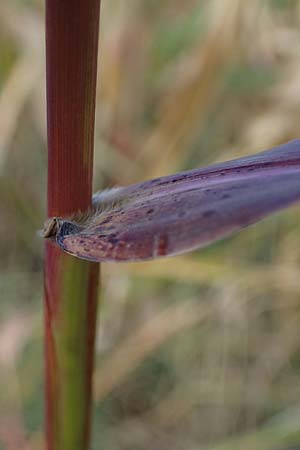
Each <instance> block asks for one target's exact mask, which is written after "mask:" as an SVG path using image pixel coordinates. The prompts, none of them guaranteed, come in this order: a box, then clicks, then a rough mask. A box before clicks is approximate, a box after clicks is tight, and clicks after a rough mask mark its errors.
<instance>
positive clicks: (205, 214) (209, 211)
mask: <svg viewBox="0 0 300 450" xmlns="http://www.w3.org/2000/svg"><path fill="white" fill-rule="evenodd" d="M215 214H216V212H215V211H213V210H212V209H209V210H207V211H204V213H203V214H202V217H204V218H206V219H208V218H209V217H212V216H214V215H215Z"/></svg>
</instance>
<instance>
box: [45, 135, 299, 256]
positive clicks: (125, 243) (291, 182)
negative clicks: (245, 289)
mask: <svg viewBox="0 0 300 450" xmlns="http://www.w3.org/2000/svg"><path fill="white" fill-rule="evenodd" d="M298 201H300V140H294V141H291V142H288V143H286V144H283V145H280V146H278V147H275V148H273V149H271V150H267V151H264V152H262V153H258V154H255V155H251V156H247V157H244V158H240V159H235V160H233V161H228V162H224V163H220V164H215V165H212V166H208V167H205V168H201V169H195V170H190V171H187V172H181V173H177V174H175V175H170V176H166V177H162V178H156V179H154V180H149V181H146V182H143V183H139V184H135V185H132V186H128V187H124V188H115V189H112V190H110V191H104V192H103V193H99V194H95V195H94V197H93V205H94V208H93V210H92V211H91V212H90V213H88V214H86V215H83V216H82V217H80V215H79V216H78V217H77V218H74V219H68V220H65V219H59V218H54V219H52V225H51V227H50V229H51V231H50V232H49V222H48V232H47V233H46V232H45V233H44V235H45V237H51V236H52V237H55V238H56V243H57V244H58V245H59V246H60V247H61V248H62V249H63V250H64V251H65V252H67V253H70V254H71V255H74V256H76V257H78V258H83V259H87V260H90V261H141V260H149V259H154V258H158V257H162V256H168V255H176V254H179V253H184V252H187V251H190V250H194V249H196V248H199V247H203V246H205V245H207V244H209V243H211V242H214V241H216V240H218V239H221V238H223V237H225V236H228V235H230V234H231V233H233V232H235V231H238V230H240V229H241V228H244V227H246V226H248V225H250V224H253V223H254V222H257V221H258V220H260V219H262V218H264V217H266V216H267V215H269V214H271V213H273V212H275V211H278V210H280V209H282V208H286V207H287V206H289V205H291V204H293V203H295V202H298ZM53 221H54V222H53ZM53 224H55V226H54V225H53Z"/></svg>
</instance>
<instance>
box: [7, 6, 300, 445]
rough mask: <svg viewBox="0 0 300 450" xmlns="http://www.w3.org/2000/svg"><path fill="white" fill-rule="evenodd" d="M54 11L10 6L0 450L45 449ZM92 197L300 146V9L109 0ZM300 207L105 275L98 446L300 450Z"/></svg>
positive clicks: (105, 14) (95, 437) (103, 31)
mask: <svg viewBox="0 0 300 450" xmlns="http://www.w3.org/2000/svg"><path fill="white" fill-rule="evenodd" d="M43 7H44V5H43V2H42V1H40V0H1V3H0V214H1V216H0V217H1V221H0V236H1V238H0V254H1V261H0V265H1V269H0V298H1V304H0V386H1V388H0V449H1V450H16V449H18V450H29V449H30V450H31V449H32V450H35V449H36V450H40V449H41V448H42V446H43V444H42V442H43V428H42V427H43V347H42V339H43V330H42V325H43V308H42V304H43V287H42V250H43V249H42V246H43V243H42V242H41V241H40V239H39V238H38V237H37V236H36V230H37V229H38V228H40V227H41V225H42V223H43V220H44V217H45V185H46V160H47V156H46V127H45V123H46V120H45V74H44V66H45V62H44V30H43V14H44V11H43ZM100 35H101V37H100V58H99V85H98V97H97V108H98V109H97V119H96V133H95V189H97V190H98V189H101V188H103V187H109V186H114V185H122V184H127V183H133V182H136V181H141V180H144V179H147V178H149V177H153V176H157V175H163V174H169V173H172V172H176V171H180V170H184V169H188V168H193V167H198V166H201V165H205V164H209V163H212V162H215V161H220V160H226V159H230V158H232V157H236V156H241V155H246V154H248V153H251V152H256V151H259V150H262V149H266V148H270V147H272V146H273V145H276V144H278V143H281V142H284V141H287V140H289V139H292V138H294V137H299V135H300V131H299V130H300V44H299V43H300V2H299V1H297V0H264V1H261V0H209V1H201V0H185V1H182V0H164V1H159V0H127V1H124V0H113V1H111V0H110V1H109V0H102V18H101V33H100ZM299 218H300V214H299V208H291V209H289V210H288V211H285V212H283V213H281V214H277V215H276V216H273V217H271V218H270V219H268V220H265V221H264V222H262V223H260V224H257V225H255V226H252V227H251V228H249V229H247V230H245V231H243V232H241V233H240V234H238V235H236V236H234V237H232V238H230V239H226V240H224V241H222V242H220V243H218V244H216V245H213V246H211V247H209V248H207V249H205V250H202V251H198V252H194V253H192V254H188V255H186V256H181V257H176V258H168V259H166V260H161V261H158V262H150V263H143V264H137V263H132V264H119V265H117V264H106V265H103V266H102V269H103V270H102V271H103V288H102V295H101V314H100V316H101V317H100V328H99V329H98V331H99V332H98V339H97V355H96V372H95V378H94V381H95V397H96V405H95V417H94V432H93V447H92V448H93V450H101V449H103V450H171V449H172V450H212V449H214V450H269V449H272V450H288V449H289V450H292V449H293V450H296V449H300V382H299V380H300V236H299V231H300V227H299Z"/></svg>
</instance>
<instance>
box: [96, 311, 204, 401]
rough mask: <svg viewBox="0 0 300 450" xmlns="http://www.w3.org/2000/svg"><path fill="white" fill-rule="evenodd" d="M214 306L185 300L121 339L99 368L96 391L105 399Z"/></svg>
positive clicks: (98, 396)
mask: <svg viewBox="0 0 300 450" xmlns="http://www.w3.org/2000/svg"><path fill="white" fill-rule="evenodd" d="M209 313H210V308H208V309H207V308H205V307H204V306H203V305H200V306H197V305H195V304H193V303H191V302H182V303H179V304H176V305H174V306H171V307H169V308H167V309H166V310H164V311H162V312H161V313H160V314H158V315H157V316H155V317H153V318H152V319H150V320H149V321H148V322H147V323H146V324H144V325H141V327H140V328H139V329H138V330H136V331H135V332H134V333H132V334H131V335H130V336H129V337H128V338H127V339H125V340H124V341H123V343H120V344H119V346H118V349H117V350H115V351H114V352H113V354H112V355H111V356H110V357H109V358H108V359H107V361H106V362H104V363H102V364H101V367H99V369H97V370H96V373H95V384H94V392H95V399H96V401H97V402H100V401H101V400H103V399H104V398H105V397H106V396H107V395H108V394H109V393H110V392H111V391H112V390H113V389H114V388H115V387H116V386H118V385H119V384H120V383H122V381H123V380H124V379H125V377H126V376H127V375H128V374H129V373H130V372H132V371H133V370H134V369H135V368H136V367H137V366H138V365H139V364H140V363H141V362H142V361H143V360H144V359H145V358H146V357H147V356H148V355H149V354H150V353H151V352H153V351H154V350H155V349H157V348H159V347H160V346H161V345H162V344H163V343H164V342H165V341H167V340H168V339H169V338H170V337H172V336H174V335H176V334H177V333H179V332H181V331H183V330H184V329H186V328H189V327H191V326H193V325H196V324H197V323H199V322H201V321H202V320H204V319H205V318H206V317H207V316H208V314H209Z"/></svg>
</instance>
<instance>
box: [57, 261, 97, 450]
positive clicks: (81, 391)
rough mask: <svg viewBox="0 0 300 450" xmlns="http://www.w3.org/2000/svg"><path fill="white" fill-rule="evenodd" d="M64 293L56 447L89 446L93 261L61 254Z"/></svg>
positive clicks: (71, 449) (59, 321)
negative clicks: (90, 314) (88, 370)
mask: <svg viewBox="0 0 300 450" xmlns="http://www.w3.org/2000/svg"><path fill="white" fill-rule="evenodd" d="M60 267H61V271H62V272H61V289H62V290H61V295H60V303H59V311H58V315H57V318H56V320H55V325H54V330H53V331H54V339H55V344H56V351H57V369H58V389H59V392H58V396H57V400H58V405H56V407H57V408H58V410H57V414H58V415H57V419H58V423H57V428H56V432H57V434H58V435H57V436H56V442H57V445H56V447H57V449H59V450H82V449H84V448H86V443H85V439H86V420H87V414H88V411H87V410H86V409H87V405H88V402H87V399H86V395H87V383H88V380H87V372H86V367H87V358H88V355H87V352H88V348H87V335H88V327H89V323H88V286H89V272H90V269H91V267H90V264H89V263H87V262H85V261H79V260H78V259H75V258H72V257H70V256H67V255H62V259H61V261H60Z"/></svg>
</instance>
